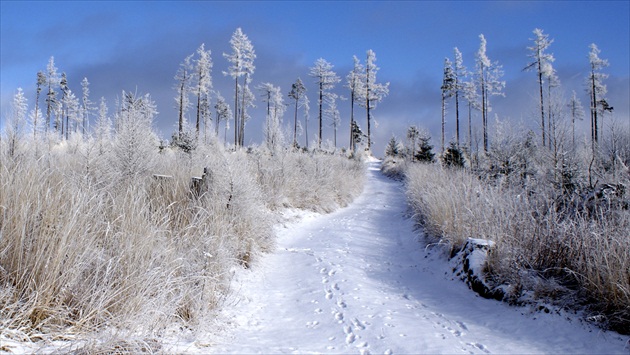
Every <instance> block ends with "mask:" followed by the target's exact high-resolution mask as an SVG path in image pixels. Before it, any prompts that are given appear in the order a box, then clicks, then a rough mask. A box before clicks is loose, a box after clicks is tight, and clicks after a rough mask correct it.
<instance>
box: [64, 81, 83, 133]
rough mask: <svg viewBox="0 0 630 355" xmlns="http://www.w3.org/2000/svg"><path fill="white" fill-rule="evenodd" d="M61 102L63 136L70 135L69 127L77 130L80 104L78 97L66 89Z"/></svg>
mask: <svg viewBox="0 0 630 355" xmlns="http://www.w3.org/2000/svg"><path fill="white" fill-rule="evenodd" d="M62 104H63V106H64V107H65V117H66V125H65V127H66V128H65V138H66V139H68V138H69V137H70V127H71V126H74V128H75V131H76V130H78V127H79V123H80V122H81V113H80V104H79V98H77V97H76V95H75V94H74V93H73V92H72V90H70V89H68V90H67V91H66V93H65V94H64V96H63V100H62Z"/></svg>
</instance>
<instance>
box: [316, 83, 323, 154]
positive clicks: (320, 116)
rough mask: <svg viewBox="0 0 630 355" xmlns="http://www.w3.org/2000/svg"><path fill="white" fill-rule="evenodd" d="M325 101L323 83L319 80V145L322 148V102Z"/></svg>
mask: <svg viewBox="0 0 630 355" xmlns="http://www.w3.org/2000/svg"><path fill="white" fill-rule="evenodd" d="M323 103H324V88H323V84H322V82H321V81H320V82H319V139H318V141H317V147H318V148H319V149H322V104H323Z"/></svg>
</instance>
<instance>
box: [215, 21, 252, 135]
mask: <svg viewBox="0 0 630 355" xmlns="http://www.w3.org/2000/svg"><path fill="white" fill-rule="evenodd" d="M230 45H231V47H232V53H231V54H226V53H223V57H225V58H226V59H227V60H228V62H230V67H229V68H228V71H227V72H224V73H223V74H224V75H229V76H231V77H232V79H234V145H235V146H238V145H239V144H240V145H242V142H243V137H242V134H243V131H244V127H245V117H246V116H247V112H246V107H245V106H246V105H245V100H246V99H247V98H248V97H250V98H253V95H251V92H249V94H248V93H247V91H249V87H248V85H249V81H250V80H251V75H252V74H253V73H254V69H256V67H255V66H254V59H256V54H255V52H254V46H253V45H252V43H251V42H250V40H249V38H247V36H246V35H245V34H244V33H243V31H242V30H241V28H240V27H239V28H237V29H236V31H235V32H234V34H233V35H232V38H231V39H230ZM243 76H244V77H245V78H244V82H243V83H241V84H240V85H239V78H241V77H243ZM239 89H240V90H239ZM239 98H241V102H240V105H239ZM252 104H253V101H252ZM239 116H240V117H239Z"/></svg>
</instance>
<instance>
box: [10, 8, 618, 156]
mask: <svg viewBox="0 0 630 355" xmlns="http://www.w3.org/2000/svg"><path fill="white" fill-rule="evenodd" d="M629 5H630V1H596V2H589V1H559V2H547V1H535V2H531V1H507V2H492V1H482V2H477V1H439V2H431V1H400V2H395V1H391V2H378V1H346V2H343V1H335V2H332V1H330V2H329V1H311V2H305V1H296V2H285V1H276V2H272V1H254V2H237V1H230V2H215V1H194V2H193V1H156V2H151V1H139V2H123V1H93V2H82V1H70V2H59V1H45V2H35V1H1V3H0V6H1V8H0V12H1V15H0V16H1V18H0V26H1V27H0V39H1V46H0V63H1V73H0V74H1V76H0V79H1V105H2V106H1V109H0V114H1V115H2V116H6V115H7V114H8V111H9V103H10V100H11V98H12V96H13V95H14V93H15V92H16V89H17V88H18V87H22V88H23V89H24V90H25V93H26V95H27V97H28V99H29V105H30V107H31V108H32V107H33V105H34V100H35V80H36V74H37V72H38V71H40V70H44V69H45V67H46V64H47V62H48V59H49V57H50V56H54V57H55V63H56V65H57V67H58V68H59V70H60V71H62V72H66V74H67V76H68V80H69V84H70V88H71V89H72V90H73V91H75V92H77V93H78V92H80V89H81V87H80V82H81V80H82V79H83V77H87V78H88V80H89V81H90V83H91V91H92V100H93V101H97V100H98V98H100V97H101V96H103V97H105V98H106V100H107V102H108V103H109V105H110V112H111V111H113V105H114V101H115V99H116V96H117V95H119V94H120V92H121V91H122V90H126V91H135V90H136V89H137V91H138V92H139V93H150V94H151V95H152V97H153V99H154V100H155V101H156V103H157V105H158V111H159V112H160V114H159V116H158V118H157V120H156V124H155V125H156V129H157V130H158V131H159V132H160V133H161V135H162V136H163V137H165V138H168V137H170V134H171V133H172V132H173V131H174V130H175V124H176V117H177V116H176V110H175V108H174V100H173V96H174V95H175V92H174V90H173V86H174V79H173V77H174V75H175V72H176V71H177V68H178V65H179V63H180V62H182V61H183V59H184V58H185V57H186V56H187V55H188V54H190V53H192V52H193V51H195V50H196V48H197V47H199V45H200V44H201V43H205V46H206V49H210V50H211V51H212V60H213V62H214V68H213V81H214V87H215V89H218V90H219V91H221V93H222V95H223V96H224V97H226V98H230V97H231V96H232V95H233V92H232V91H231V84H232V80H231V79H229V78H228V77H225V76H224V75H222V71H224V70H226V69H227V66H228V63H227V62H226V60H225V59H224V58H223V56H222V53H224V52H229V51H230V48H229V40H230V36H231V34H232V33H233V32H234V31H235V29H236V28H237V27H241V28H242V29H243V31H244V33H245V34H247V35H248V36H249V38H250V40H251V41H252V44H253V45H254V49H255V51H256V53H257V60H256V62H255V65H256V67H257V68H256V71H255V73H254V76H253V86H256V85H258V84H260V83H262V82H271V83H273V84H275V85H279V86H280V87H281V88H282V91H283V92H288V91H289V89H290V85H291V83H293V82H294V81H295V79H296V78H297V77H301V78H302V80H303V81H304V82H305V83H306V84H307V89H308V92H309V93H310V97H311V103H312V105H311V106H312V111H311V117H312V118H313V117H316V116H317V112H316V110H315V109H314V108H315V106H316V105H315V104H314V102H315V101H316V96H315V91H316V88H315V85H314V83H313V80H312V79H311V78H309V77H308V68H309V67H310V66H312V65H313V63H314V62H315V60H317V59H318V58H320V57H321V58H324V59H326V60H327V61H329V62H331V63H332V64H333V65H334V66H335V70H336V71H337V73H338V74H339V76H341V77H345V76H346V74H347V73H348V71H349V70H350V68H351V65H352V56H353V55H357V56H358V57H359V58H360V59H362V60H363V59H364V56H365V52H366V51H367V50H368V49H372V50H374V51H375V52H376V55H377V59H378V60H377V64H378V65H379V67H380V68H381V70H380V71H379V73H378V78H377V79H378V80H379V81H383V82H390V95H389V96H388V97H386V98H385V99H384V100H383V102H382V103H381V104H380V105H379V107H378V108H377V109H376V110H375V111H374V114H375V117H376V120H377V122H378V126H377V127H376V128H375V131H374V134H375V149H374V150H375V152H376V153H377V154H379V153H380V152H382V151H383V148H384V146H385V144H386V143H387V140H388V139H389V138H390V137H391V135H392V134H395V135H397V136H399V137H402V136H404V132H405V129H406V127H407V126H409V125H411V124H415V125H418V126H422V127H425V128H426V129H428V130H429V131H430V132H431V133H432V135H433V137H434V143H436V144H437V143H438V141H437V138H438V137H439V126H440V90H439V87H440V85H441V76H442V67H443V62H444V57H447V56H448V57H451V58H452V56H453V47H458V48H459V49H460V51H461V52H462V53H463V57H464V64H465V65H466V66H467V67H469V68H471V69H472V68H473V67H474V55H475V53H476V51H477V49H478V47H479V38H478V36H479V34H482V33H483V34H484V36H485V37H486V39H487V41H488V52H487V54H488V56H489V57H490V59H491V60H493V61H494V60H497V61H499V63H500V64H502V65H503V69H504V71H505V76H504V80H505V81H506V82H507V86H506V90H505V92H506V97H505V98H503V97H493V98H492V104H493V106H494V111H493V113H496V114H497V115H498V116H499V118H501V119H504V120H512V121H522V122H524V124H525V125H528V126H531V128H533V129H534V130H535V131H536V132H538V128H537V126H536V122H537V121H536V120H535V119H534V117H535V116H534V114H533V112H535V102H536V101H535V94H536V92H537V91H536V78H535V74H534V73H531V72H522V71H521V69H522V68H523V67H524V66H525V65H526V64H527V62H528V60H529V58H527V54H528V51H527V49H526V47H527V46H530V45H531V40H530V39H531V38H532V37H533V34H532V31H533V30H534V28H541V29H543V30H544V31H545V33H547V34H549V35H550V37H551V38H553V39H554V43H553V44H552V45H551V47H550V50H549V51H550V52H552V53H553V54H554V55H555V57H556V62H555V68H556V69H557V71H558V75H559V76H560V80H561V82H562V85H563V90H565V91H566V92H567V96H570V93H571V91H572V90H575V91H576V92H577V93H578V95H580V98H581V99H582V102H583V104H584V106H585V107H587V106H588V99H587V97H586V94H585V93H584V85H583V81H584V77H585V76H586V74H587V71H588V57H587V55H588V51H589V48H588V46H589V45H590V44H591V43H596V44H597V45H598V47H599V49H600V50H601V54H600V56H601V57H602V58H605V59H608V60H609V62H610V67H608V68H607V69H605V72H606V73H608V74H609V75H610V77H609V78H608V79H607V81H606V84H607V86H608V92H609V93H608V99H609V102H610V103H611V105H613V106H614V107H615V113H614V115H615V117H616V119H618V120H621V121H622V122H625V123H626V124H627V123H628V122H629V118H628V117H629V114H628V113H629V112H630V108H629V101H630V99H629V97H630V79H629V78H630V73H629V71H630V55H629V51H630V50H629V49H630V45H629V43H630V38H629V37H630V25H629V22H630V20H629V19H630V6H629ZM336 92H338V93H339V94H341V95H346V96H347V90H345V89H344V88H343V87H342V86H341V84H340V85H338V86H337V89H336ZM228 101H229V100H228ZM42 102H43V101H42ZM257 106H258V109H255V110H254V111H253V112H252V116H253V119H252V121H250V122H249V123H248V126H247V128H246V135H245V138H246V141H248V142H250V143H258V142H260V138H261V133H260V131H261V129H260V127H262V121H263V120H264V111H263V110H262V107H263V106H264V105H263V104H262V103H261V102H258V105H257ZM339 106H340V109H341V115H342V129H341V130H340V131H339V133H338V134H339V137H340V138H339V139H340V145H347V142H346V140H347V138H346V137H347V136H348V135H347V133H346V132H347V128H346V126H347V123H348V117H349V106H350V104H349V102H347V101H346V102H340V103H339ZM357 114H358V115H361V114H363V112H362V111H359V112H357ZM289 116H290V114H289V113H287V115H286V116H285V122H290V118H291V117H289ZM359 117H363V116H359ZM4 121H6V120H4V119H3V122H4ZM363 121H365V119H364V118H363V120H362V121H359V124H361V126H363V127H364V128H365V125H366V123H365V122H363ZM475 121H476V123H475V122H474V123H473V124H476V125H479V122H478V121H480V119H479V118H475ZM463 127H465V125H464V126H463ZM315 128H316V122H315V120H314V119H312V120H311V125H310V126H309V134H312V133H311V132H315ZM453 135H454V113H453V112H452V110H451V112H449V116H448V122H447V139H448V138H450V137H452V136H453ZM311 138H312V137H311ZM324 139H332V128H328V127H327V128H326V129H325V133H324Z"/></svg>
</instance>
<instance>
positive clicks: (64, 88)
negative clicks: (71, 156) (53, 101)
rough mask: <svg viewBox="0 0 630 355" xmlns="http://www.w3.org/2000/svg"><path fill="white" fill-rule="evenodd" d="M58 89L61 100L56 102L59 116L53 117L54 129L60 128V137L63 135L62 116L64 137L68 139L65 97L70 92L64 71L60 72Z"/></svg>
mask: <svg viewBox="0 0 630 355" xmlns="http://www.w3.org/2000/svg"><path fill="white" fill-rule="evenodd" d="M59 89H60V90H61V101H60V102H59V103H58V104H59V105H60V106H61V116H57V117H55V131H59V130H61V137H64V118H65V120H66V121H65V137H66V139H68V134H67V132H68V128H69V127H68V124H69V123H70V122H69V120H70V118H69V117H68V116H69V114H68V106H67V105H66V104H67V102H68V101H67V97H68V93H69V92H70V88H69V87H68V78H67V76H66V73H61V79H60V80H59Z"/></svg>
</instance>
